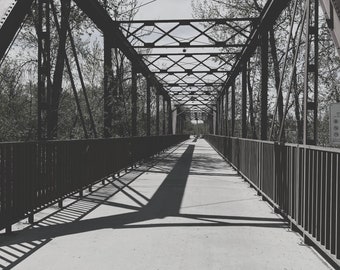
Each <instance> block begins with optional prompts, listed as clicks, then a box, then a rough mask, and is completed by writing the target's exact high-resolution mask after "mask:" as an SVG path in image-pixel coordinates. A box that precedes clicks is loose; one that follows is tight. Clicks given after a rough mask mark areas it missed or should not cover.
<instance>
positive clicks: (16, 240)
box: [0, 144, 287, 269]
mask: <svg viewBox="0 0 340 270" xmlns="http://www.w3.org/2000/svg"><path fill="white" fill-rule="evenodd" d="M194 149H195V146H194V145H193V144H189V145H188V146H187V148H186V150H185V151H184V153H183V154H182V155H181V157H179V158H178V160H177V161H176V163H175V165H174V166H173V169H172V170H171V171H170V173H169V174H168V175H167V177H166V178H165V180H164V181H163V182H162V184H161V185H160V186H159V187H158V189H157V191H156V192H155V193H154V195H153V196H152V197H151V198H150V199H149V198H147V197H146V196H145V195H143V194H141V192H139V191H137V190H135V189H134V188H132V187H131V186H129V184H130V183H132V182H133V181H134V179H136V178H137V177H138V176H140V175H141V174H143V173H144V172H145V170H139V171H138V172H135V174H136V175H135V177H133V178H131V177H130V180H127V179H129V178H127V179H125V180H124V178H121V179H119V180H115V181H110V182H109V183H107V184H106V186H104V187H101V188H98V189H97V190H96V191H94V192H92V193H91V194H89V195H87V196H85V197H84V198H83V199H81V200H78V201H76V202H75V203H74V204H71V205H69V206H68V207H66V208H65V209H61V210H60V211H58V212H57V213H55V214H53V215H51V216H49V217H47V218H46V219H44V220H43V221H41V222H39V224H36V225H35V226H32V227H31V228H29V229H27V230H24V231H21V232H19V233H17V234H16V235H14V236H1V238H2V241H1V242H2V243H1V244H0V254H2V255H0V261H1V260H2V261H3V262H5V264H6V265H4V266H1V265H0V268H1V267H2V269H10V268H12V267H13V266H14V265H17V264H18V263H19V262H21V261H22V260H24V259H25V258H27V257H28V256H30V255H31V254H32V253H34V252H35V251H36V250H38V249H39V248H41V247H42V246H44V245H46V244H47V243H48V242H49V241H51V240H52V239H53V238H56V237H60V236H66V235H71V234H79V233H83V232H89V231H95V230H100V229H106V228H113V229H135V228H140V229H141V228H145V229H147V228H155V227H221V226H224V227H228V226H253V227H271V228H282V227H287V225H286V223H285V222H284V220H281V219H273V218H261V217H244V216H241V217H237V216H219V215H201V214H197V215H195V214H183V213H180V209H181V204H182V200H183V197H184V192H185V188H186V185H187V181H188V176H189V175H190V168H191V163H192V159H193V153H194ZM153 166H155V164H153ZM153 166H150V168H149V169H151V168H152V167H153ZM127 190H129V191H130V193H129V192H127ZM119 191H121V192H123V193H124V194H125V195H126V196H128V197H129V198H130V199H131V200H132V201H133V202H135V203H136V204H137V205H138V206H132V205H126V204H121V203H115V202H110V201H109V199H110V198H111V197H112V196H113V195H114V194H116V193H117V192H119ZM131 193H133V194H135V195H136V196H135V197H134V196H132V195H131ZM137 196H139V197H141V198H143V199H144V200H145V201H146V204H145V203H144V204H143V203H142V202H140V201H139V200H138V199H137V198H136V197H137ZM102 204H105V205H109V206H113V207H121V208H125V209H128V210H133V212H128V213H123V214H118V215H112V216H105V217H98V218H92V219H85V220H82V218H83V217H84V216H85V215H87V214H88V213H89V212H91V211H93V210H94V209H95V208H97V207H98V206H99V205H102ZM165 217H182V218H186V219H188V222H182V223H164V222H160V221H159V219H163V218H165ZM152 220H155V222H154V223H149V222H148V224H140V222H143V221H152ZM228 220H229V222H228ZM235 221H236V222H235ZM237 221H239V222H237ZM135 223H138V224H135Z"/></svg>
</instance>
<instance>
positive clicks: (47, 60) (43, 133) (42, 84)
mask: <svg viewBox="0 0 340 270" xmlns="http://www.w3.org/2000/svg"><path fill="white" fill-rule="evenodd" d="M38 17H39V18H38V27H37V32H38V139H39V140H44V139H48V131H47V130H48V119H49V114H50V105H51V100H50V99H51V44H50V1H49V0H39V1H38Z"/></svg>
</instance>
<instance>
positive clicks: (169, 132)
mask: <svg viewBox="0 0 340 270" xmlns="http://www.w3.org/2000/svg"><path fill="white" fill-rule="evenodd" d="M168 134H170V135H172V134H174V133H173V128H172V108H171V100H170V99H168Z"/></svg>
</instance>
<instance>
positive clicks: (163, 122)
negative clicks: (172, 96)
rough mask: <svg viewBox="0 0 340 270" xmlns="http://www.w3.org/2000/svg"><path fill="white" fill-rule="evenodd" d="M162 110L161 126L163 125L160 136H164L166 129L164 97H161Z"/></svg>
mask: <svg viewBox="0 0 340 270" xmlns="http://www.w3.org/2000/svg"><path fill="white" fill-rule="evenodd" d="M162 102H163V103H162V108H163V121H162V124H163V132H162V134H163V135H165V134H166V129H165V128H166V127H165V121H166V114H165V98H164V96H162Z"/></svg>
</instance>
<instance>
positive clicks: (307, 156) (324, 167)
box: [205, 135, 340, 267]
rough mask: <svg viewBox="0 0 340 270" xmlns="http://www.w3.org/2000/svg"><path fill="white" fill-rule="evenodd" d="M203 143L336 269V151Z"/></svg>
mask: <svg viewBox="0 0 340 270" xmlns="http://www.w3.org/2000/svg"><path fill="white" fill-rule="evenodd" d="M205 138H206V140H207V141H208V142H209V143H210V144H211V145H212V146H213V147H214V148H215V149H216V150H217V151H218V152H219V153H220V154H221V155H223V156H224V157H225V158H226V159H227V160H228V161H229V162H230V163H231V164H232V166H233V167H235V169H236V170H238V172H239V173H240V174H241V175H242V176H243V177H244V178H245V179H246V180H247V181H248V182H249V183H250V184H251V185H252V186H253V187H254V188H255V189H256V190H257V191H258V193H259V194H261V195H262V197H263V198H264V199H266V200H267V201H269V202H270V203H271V204H272V206H273V207H274V209H276V211H277V212H279V213H281V214H282V215H283V216H285V217H286V218H287V219H288V220H289V221H290V224H291V228H292V229H296V230H297V231H299V232H300V233H301V234H302V235H303V236H304V239H305V242H306V243H308V244H312V245H314V246H315V247H316V248H317V250H318V251H319V252H320V253H321V254H322V255H324V256H325V257H326V258H327V259H328V261H329V262H330V263H332V264H333V265H335V266H336V267H340V226H339V224H340V150H339V149H335V148H323V147H316V146H309V145H307V146H304V145H294V144H284V143H278V142H275V143H273V142H267V141H258V140H250V139H243V138H231V137H223V136H215V135H207V136H205Z"/></svg>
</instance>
